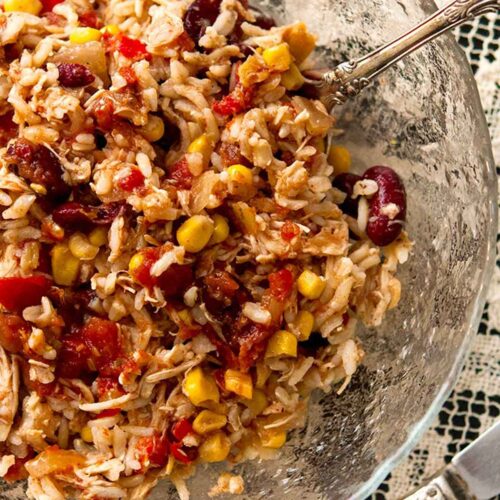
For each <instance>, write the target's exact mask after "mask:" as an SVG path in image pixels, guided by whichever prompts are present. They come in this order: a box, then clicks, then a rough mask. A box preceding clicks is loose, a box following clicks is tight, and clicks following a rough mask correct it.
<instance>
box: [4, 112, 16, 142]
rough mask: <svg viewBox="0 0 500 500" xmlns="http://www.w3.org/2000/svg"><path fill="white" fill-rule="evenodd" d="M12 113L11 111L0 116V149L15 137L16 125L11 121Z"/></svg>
mask: <svg viewBox="0 0 500 500" xmlns="http://www.w3.org/2000/svg"><path fill="white" fill-rule="evenodd" d="M13 118H14V113H13V112H12V111H10V112H8V113H5V114H4V115H2V116H0V148H3V147H4V146H6V145H7V143H8V142H9V141H10V140H11V139H14V137H16V136H17V131H18V125H17V124H15V123H14V121H13Z"/></svg>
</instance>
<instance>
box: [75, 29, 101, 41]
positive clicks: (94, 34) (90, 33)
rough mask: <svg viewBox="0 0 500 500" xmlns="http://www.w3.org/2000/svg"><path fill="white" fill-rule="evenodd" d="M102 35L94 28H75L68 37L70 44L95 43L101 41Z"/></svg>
mask: <svg viewBox="0 0 500 500" xmlns="http://www.w3.org/2000/svg"><path fill="white" fill-rule="evenodd" d="M101 35H102V33H101V32H100V31H99V30H96V29H94V28H85V27H79V28H75V29H74V30H73V31H72V32H71V34H70V35H69V41H70V42H71V43H87V42H97V41H98V40H100V39H101Z"/></svg>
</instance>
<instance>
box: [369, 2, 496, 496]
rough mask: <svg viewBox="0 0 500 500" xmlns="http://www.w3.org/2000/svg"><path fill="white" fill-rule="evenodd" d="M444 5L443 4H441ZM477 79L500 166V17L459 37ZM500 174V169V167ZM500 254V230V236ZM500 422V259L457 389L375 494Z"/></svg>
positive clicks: (408, 481) (410, 485) (435, 466)
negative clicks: (408, 453)
mask: <svg viewBox="0 0 500 500" xmlns="http://www.w3.org/2000/svg"><path fill="white" fill-rule="evenodd" d="M438 3H442V2H438ZM457 38H458V40H459V43H460V45H461V46H462V48H463V49H464V51H465V52H466V54H467V56H468V58H469V61H470V63H471V66H472V69H473V71H474V73H475V75H476V79H477V82H478V88H479V93H480V95H481V100H482V102H483V107H484V110H485V113H486V118H487V120H488V125H489V127H490V134H491V138H492V143H493V153H494V155H495V159H496V162H497V165H499V164H500V50H499V46H500V16H498V15H495V14H490V15H487V16H483V17H481V18H479V19H475V20H474V21H471V22H470V23H468V24H466V25H464V26H462V28H461V29H460V30H459V31H458V32H457ZM497 171H498V173H499V175H500V167H498V168H497ZM497 241H498V242H499V243H498V250H499V252H500V231H499V236H498V237H497ZM499 418H500V259H498V258H497V268H496V270H495V276H494V278H493V280H492V283H491V286H490V291H489V296H488V303H487V304H486V307H485V310H484V314H483V318H482V321H481V325H480V328H479V332H478V335H477V336H476V338H475V340H474V343H473V346H472V350H471V353H470V356H469V358H468V361H467V363H466V365H465V367H464V369H463V371H462V374H461V376H460V379H459V381H458V383H457V386H456V387H455V390H454V391H453V392H452V394H451V395H450V397H449V399H448V400H447V402H446V403H445V405H444V406H443V408H442V410H441V412H440V414H439V416H438V418H436V420H435V422H434V424H433V426H432V427H431V429H430V430H429V431H427V432H426V434H425V435H424V437H423V438H422V440H421V441H420V443H419V444H418V445H417V446H416V448H415V449H414V450H413V451H412V453H411V454H410V456H409V457H408V458H407V459H406V460H405V461H404V462H403V463H401V464H400V465H399V467H397V468H396V469H395V470H394V471H393V472H392V474H390V475H389V476H388V477H387V479H386V480H385V482H384V483H383V484H382V485H380V487H379V488H378V490H377V491H376V492H375V493H374V494H373V495H372V497H371V498H372V499H373V500H393V499H394V500H396V499H398V498H402V497H404V496H405V495H406V494H408V493H409V492H411V491H412V490H414V489H416V488H417V487H419V486H420V485H421V484H422V482H423V481H424V479H425V478H429V477H431V476H433V475H434V474H435V473H436V472H438V471H439V470H441V469H442V468H443V467H444V466H445V465H446V464H447V463H449V462H450V461H451V459H452V458H453V457H454V456H455V455H456V454H457V453H458V452H459V451H461V450H462V449H464V448H465V447H466V446H467V445H468V444H470V443H471V442H472V441H474V440H475V439H476V438H477V437H479V436H480V434H482V433H483V432H484V431H486V430H487V429H488V428H489V427H491V426H492V425H493V423H494V422H496V421H497V420H498V419H499ZM498 498H499V499H500V497H498Z"/></svg>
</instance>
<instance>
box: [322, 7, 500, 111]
mask: <svg viewBox="0 0 500 500" xmlns="http://www.w3.org/2000/svg"><path fill="white" fill-rule="evenodd" d="M499 9H500V0H454V1H452V2H451V3H449V4H448V5H446V6H445V7H443V8H442V9H441V10H439V11H437V12H436V13H435V14H433V15H432V16H431V17H429V18H428V19H426V20H425V21H424V22H422V23H421V24H419V25H418V26H416V27H414V28H413V29H411V30H410V31H409V32H408V33H406V34H404V35H402V36H400V37H399V38H397V39H396V40H394V41H392V42H389V43H388V44H386V45H384V46H383V47H380V48H378V49H376V50H374V51H373V52H371V53H370V54H368V55H366V56H364V57H361V58H359V59H355V60H352V61H346V62H344V63H342V64H340V65H339V66H337V67H336V68H335V69H334V70H333V71H328V72H326V73H324V74H323V76H322V84H323V85H325V84H326V85H325V87H326V88H324V89H323V91H324V93H325V94H327V101H328V104H331V105H332V106H333V105H336V104H344V103H345V102H346V101H347V99H349V98H351V97H355V96H356V95H358V94H359V92H361V90H363V89H364V88H365V87H366V86H367V85H368V84H369V83H370V81H371V80H373V79H374V78H375V77H376V76H377V75H379V74H380V73H382V72H383V71H385V70H386V69H387V68H389V67H390V66H392V65H393V64H395V63H396V62H397V61H399V60H400V59H402V58H403V57H405V56H406V55H407V54H410V53H411V52H413V51H415V50H416V49H418V48H420V47H422V46H423V45H425V44H426V43H427V42H429V41H430V40H433V39H434V38H436V37H437V36H439V35H441V34H442V33H444V32H446V31H448V30H449V29H451V28H454V27H455V26H458V25H459V24H462V23H463V22H465V21H468V20H470V19H472V18H474V17H476V16H478V15H480V14H484V13H486V12H493V11H496V10H499ZM328 94H329V95H328Z"/></svg>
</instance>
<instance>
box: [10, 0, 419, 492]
mask: <svg viewBox="0 0 500 500" xmlns="http://www.w3.org/2000/svg"><path fill="white" fill-rule="evenodd" d="M0 5H1V6H2V10H1V12H0V207H1V221H0V230H1V241H2V243H1V258H0V304H1V306H0V308H1V309H0V314H1V320H0V346H1V347H0V380H1V392H0V443H1V444H0V447H1V448H0V450H1V459H0V476H1V477H3V478H4V479H5V480H6V481H16V480H20V479H26V478H27V479H28V490H27V494H28V497H29V498H35V499H40V500H41V499H50V500H58V499H64V498H70V497H77V498H85V499H106V498H133V499H142V498H145V497H146V495H147V494H148V493H149V492H150V491H151V489H152V488H153V487H154V486H155V484H156V483H157V482H158V481H159V480H160V479H161V478H163V477H169V479H170V480H171V481H172V482H173V483H174V484H175V486H176V487H177V489H178V491H179V494H180V496H181V498H187V497H188V495H189V494H188V491H187V487H186V483H185V480H186V478H187V477H189V476H190V475H191V474H193V472H194V469H195V467H196V465H197V464H200V463H207V462H208V463H211V462H221V461H227V464H228V471H229V467H230V464H234V463H237V462H241V461H244V460H251V459H258V458H268V457H274V456H276V454H277V453H279V451H278V450H279V449H280V448H281V447H282V446H283V445H284V444H285V442H286V441H287V437H288V436H289V434H290V431H292V430H293V429H295V428H298V427H301V426H303V425H304V424H305V418H306V413H307V401H308V397H309V395H310V394H311V392H312V391H313V390H314V389H321V390H323V391H325V392H328V391H330V390H331V389H332V388H333V389H334V390H335V391H336V392H338V393H339V394H340V393H341V392H342V391H343V390H344V389H345V388H346V386H347V384H348V383H349V381H350V380H351V377H352V376H353V374H354V373H355V371H356V369H357V367H358V365H359V364H360V363H361V361H362V359H363V349H362V347H361V345H360V342H359V341H358V340H357V339H356V335H355V330H356V321H357V320H358V319H359V320H361V321H363V322H364V323H365V324H367V325H379V324H380V323H381V321H382V319H383V317H384V315H385V313H386V311H387V310H389V309H391V308H393V307H395V306H396V305H397V304H398V301H399V299H400V294H401V285H400V282H399V281H398V279H397V278H396V277H395V276H394V274H395V272H396V268H397V265H398V263H403V262H404V261H405V260H406V259H407V256H408V253H409V250H410V247H411V244H410V243H409V240H408V238H407V236H406V234H405V232H404V231H402V228H403V222H404V220H405V216H406V201H405V192H404V188H403V186H402V183H401V181H400V179H399V177H398V176H397V174H396V173H395V172H394V171H393V170H392V169H390V168H388V167H383V166H374V167H372V168H369V169H368V170H367V171H366V172H365V173H364V174H363V175H361V176H358V175H355V174H351V173H349V172H348V171H349V168H350V164H351V157H350V153H349V151H348V150H347V149H346V148H345V147H344V146H342V145H341V144H340V143H339V135H338V132H339V131H338V129H335V120H334V119H333V118H332V117H331V116H330V115H329V113H328V112H327V110H326V109H325V107H324V106H323V104H321V102H320V101H319V100H315V99H314V98H311V94H310V92H309V91H308V90H310V89H308V88H307V87H308V86H307V85H305V80H304V76H303V72H304V70H305V69H307V68H308V67H312V65H313V64H314V61H313V60H312V58H311V57H309V56H310V54H311V53H312V52H313V49H314V47H315V42H316V37H315V36H314V35H313V34H312V33H310V32H309V31H308V29H307V28H306V26H305V25H304V24H303V23H301V22H297V23H295V24H292V25H289V26H281V27H276V26H275V23H274V21H273V20H272V19H271V18H270V17H267V16H266V15H264V14H263V13H261V12H260V11H258V10H256V9H253V8H251V7H249V6H248V5H247V3H246V0H240V1H238V0H222V1H221V0H195V1H194V2H192V0H108V1H106V0H98V1H92V0H66V1H61V0H0ZM243 488H244V484H243V480H242V478H241V477H240V476H236V475H231V474H230V473H229V472H228V473H226V474H223V475H222V476H221V478H220V480H219V482H218V484H216V485H214V488H213V490H212V491H211V492H210V494H212V495H215V494H218V493H224V492H231V493H241V492H242V491H243Z"/></svg>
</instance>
